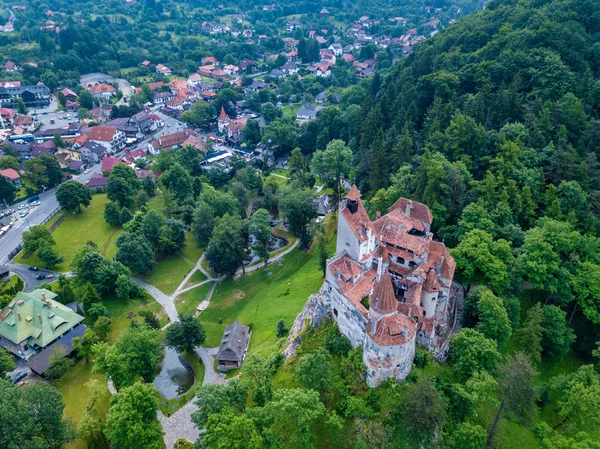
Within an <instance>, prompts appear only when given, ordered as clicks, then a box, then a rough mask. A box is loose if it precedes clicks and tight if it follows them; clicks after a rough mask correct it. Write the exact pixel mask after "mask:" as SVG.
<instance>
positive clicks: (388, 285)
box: [369, 270, 398, 315]
mask: <svg viewBox="0 0 600 449" xmlns="http://www.w3.org/2000/svg"><path fill="white" fill-rule="evenodd" d="M369 307H370V308H371V309H373V310H374V311H375V312H377V313H381V314H382V315H385V314H388V313H392V312H394V311H395V310H397V309H398V300H397V299H396V294H395V293H394V286H393V285H392V278H391V277H390V273H389V272H388V271H387V270H385V271H384V272H383V274H382V275H381V279H379V282H377V284H375V288H374V289H373V293H371V295H370V296H369Z"/></svg>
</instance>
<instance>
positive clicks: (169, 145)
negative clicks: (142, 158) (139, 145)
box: [148, 129, 195, 156]
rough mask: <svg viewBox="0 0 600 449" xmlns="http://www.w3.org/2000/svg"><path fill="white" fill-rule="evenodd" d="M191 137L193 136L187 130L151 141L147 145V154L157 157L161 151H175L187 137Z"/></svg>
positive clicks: (192, 133)
mask: <svg viewBox="0 0 600 449" xmlns="http://www.w3.org/2000/svg"><path fill="white" fill-rule="evenodd" d="M192 135H195V134H194V132H193V131H191V130H189V129H188V130H185V131H178V132H176V133H172V134H166V135H164V136H161V137H159V138H158V139H156V140H153V141H152V142H151V143H150V144H148V152H149V153H150V154H151V155H152V156H158V154H159V153H160V151H161V150H164V149H173V150H176V149H177V148H179V147H180V146H181V145H182V144H183V142H185V141H186V140H187V139H188V137H190V136H192Z"/></svg>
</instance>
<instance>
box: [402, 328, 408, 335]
mask: <svg viewBox="0 0 600 449" xmlns="http://www.w3.org/2000/svg"><path fill="white" fill-rule="evenodd" d="M402 337H403V338H406V337H408V328H406V327H404V328H402Z"/></svg>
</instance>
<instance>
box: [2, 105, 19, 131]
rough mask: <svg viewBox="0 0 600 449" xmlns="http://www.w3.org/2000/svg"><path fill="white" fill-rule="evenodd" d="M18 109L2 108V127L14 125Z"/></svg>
mask: <svg viewBox="0 0 600 449" xmlns="http://www.w3.org/2000/svg"><path fill="white" fill-rule="evenodd" d="M16 115H17V111H16V110H14V109H12V108H0V128H7V127H9V126H12V124H13V120H14V118H15V117H16Z"/></svg>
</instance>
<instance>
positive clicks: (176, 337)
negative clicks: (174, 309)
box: [165, 315, 206, 353]
mask: <svg viewBox="0 0 600 449" xmlns="http://www.w3.org/2000/svg"><path fill="white" fill-rule="evenodd" d="M205 339H206V331H205V330H204V327H202V324H200V322H199V321H198V320H197V319H195V318H194V317H193V316H192V315H182V316H180V317H179V321H178V322H176V323H173V324H171V326H169V328H168V329H167V335H166V336H165V343H166V344H167V346H169V347H171V348H173V349H175V350H176V351H177V352H179V353H182V352H190V353H191V352H193V351H194V348H195V347H196V346H201V345H202V343H204V340H205Z"/></svg>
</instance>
